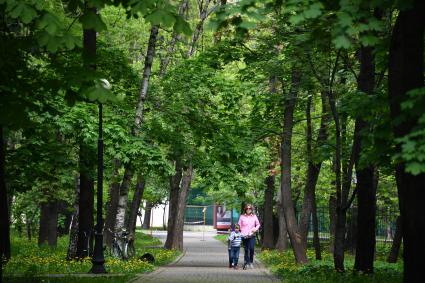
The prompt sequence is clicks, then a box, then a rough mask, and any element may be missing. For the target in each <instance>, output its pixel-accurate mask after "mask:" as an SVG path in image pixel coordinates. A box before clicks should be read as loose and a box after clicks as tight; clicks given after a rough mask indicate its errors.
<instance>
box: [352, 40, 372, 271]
mask: <svg viewBox="0 0 425 283" xmlns="http://www.w3.org/2000/svg"><path fill="white" fill-rule="evenodd" d="M374 88H375V64H374V56H373V48H372V47H365V46H362V47H361V48H360V74H359V79H358V89H359V90H360V91H362V92H364V93H367V94H368V95H372V94H373V91H374ZM356 126H357V127H355V128H356V129H357V131H356V132H355V137H354V138H355V139H358V146H359V149H358V151H359V152H362V151H363V150H365V146H364V145H363V141H362V132H363V131H366V132H367V133H369V132H370V125H369V124H368V123H367V122H366V121H364V120H363V119H361V118H358V119H357V120H356ZM359 163H360V162H359V158H356V177H357V184H356V191H357V205H358V215H357V216H358V217H357V229H358V235H361V237H357V245H356V259H355V263H354V269H355V270H356V271H361V272H363V273H373V260H374V257H375V242H376V239H375V224H376V186H375V182H374V175H375V168H374V166H373V165H371V164H367V165H366V166H363V167H361V166H360V164H359Z"/></svg>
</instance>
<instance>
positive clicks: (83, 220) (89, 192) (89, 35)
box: [77, 8, 97, 258]
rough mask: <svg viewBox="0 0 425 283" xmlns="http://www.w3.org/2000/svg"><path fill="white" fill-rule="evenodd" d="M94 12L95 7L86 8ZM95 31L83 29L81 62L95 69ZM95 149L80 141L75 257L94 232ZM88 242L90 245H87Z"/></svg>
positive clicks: (87, 250) (84, 250) (85, 252)
mask: <svg viewBox="0 0 425 283" xmlns="http://www.w3.org/2000/svg"><path fill="white" fill-rule="evenodd" d="M87 9H88V10H90V11H92V12H94V13H96V9H95V8H87ZM96 47H97V46H96V31H95V30H94V29H84V30H83V63H84V67H85V68H89V69H91V70H92V71H94V70H95V69H96ZM94 161H95V151H94V149H93V148H91V147H90V146H88V145H87V144H85V142H84V141H81V142H80V150H79V170H80V197H79V204H78V205H79V208H78V239H77V258H84V257H86V256H88V255H91V252H92V244H91V243H92V240H93V236H94V233H92V231H93V229H94V218H93V214H94V176H95V166H96V165H95V162H94ZM88 243H90V245H88Z"/></svg>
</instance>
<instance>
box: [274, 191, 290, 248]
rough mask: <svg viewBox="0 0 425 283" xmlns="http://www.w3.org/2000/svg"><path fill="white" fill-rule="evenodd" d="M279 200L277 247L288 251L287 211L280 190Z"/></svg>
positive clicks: (277, 207) (277, 205) (277, 208)
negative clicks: (285, 211)
mask: <svg viewBox="0 0 425 283" xmlns="http://www.w3.org/2000/svg"><path fill="white" fill-rule="evenodd" d="M278 195H279V200H278V202H277V204H276V210H277V218H278V228H279V234H278V238H277V241H276V246H275V248H276V249H277V250H278V251H286V250H287V249H288V229H287V227H286V220H285V213H284V211H283V206H282V194H281V192H280V190H279V192H278Z"/></svg>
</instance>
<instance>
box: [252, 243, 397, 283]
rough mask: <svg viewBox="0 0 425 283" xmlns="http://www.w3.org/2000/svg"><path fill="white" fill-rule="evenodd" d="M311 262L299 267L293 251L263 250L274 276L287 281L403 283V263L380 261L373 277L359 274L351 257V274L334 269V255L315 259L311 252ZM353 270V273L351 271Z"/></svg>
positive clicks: (348, 260)
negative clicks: (356, 272) (353, 267)
mask: <svg viewBox="0 0 425 283" xmlns="http://www.w3.org/2000/svg"><path fill="white" fill-rule="evenodd" d="M308 256H309V260H310V262H309V263H308V264H306V265H302V266H297V265H296V264H295V263H294V262H295V261H294V255H293V253H292V252H289V251H288V252H277V251H263V252H261V254H260V255H259V258H260V260H261V261H262V262H263V263H265V264H266V266H268V267H269V268H271V270H272V271H273V273H275V274H276V275H277V276H279V277H280V278H282V279H284V280H285V282H300V281H302V282H382V283H383V282H400V281H401V280H402V264H401V263H396V264H389V263H386V262H384V261H381V260H379V261H376V263H375V272H374V274H372V275H366V274H355V273H353V271H352V266H353V262H354V259H353V258H352V257H351V256H348V259H347V260H346V267H347V268H348V270H349V271H348V272H345V273H340V272H337V271H335V270H334V266H333V261H332V260H333V259H332V255H331V254H329V253H326V254H322V257H323V259H322V260H315V259H313V258H314V251H312V250H310V251H309V252H308ZM350 271H351V272H350Z"/></svg>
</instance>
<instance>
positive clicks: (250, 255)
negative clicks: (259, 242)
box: [243, 237, 255, 264]
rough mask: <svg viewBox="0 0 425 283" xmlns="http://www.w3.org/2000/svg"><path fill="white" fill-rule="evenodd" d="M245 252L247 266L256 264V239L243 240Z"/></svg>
mask: <svg viewBox="0 0 425 283" xmlns="http://www.w3.org/2000/svg"><path fill="white" fill-rule="evenodd" d="M243 244H244V250H245V256H244V259H245V264H249V263H253V262H254V246H255V237H251V238H248V239H243Z"/></svg>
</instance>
